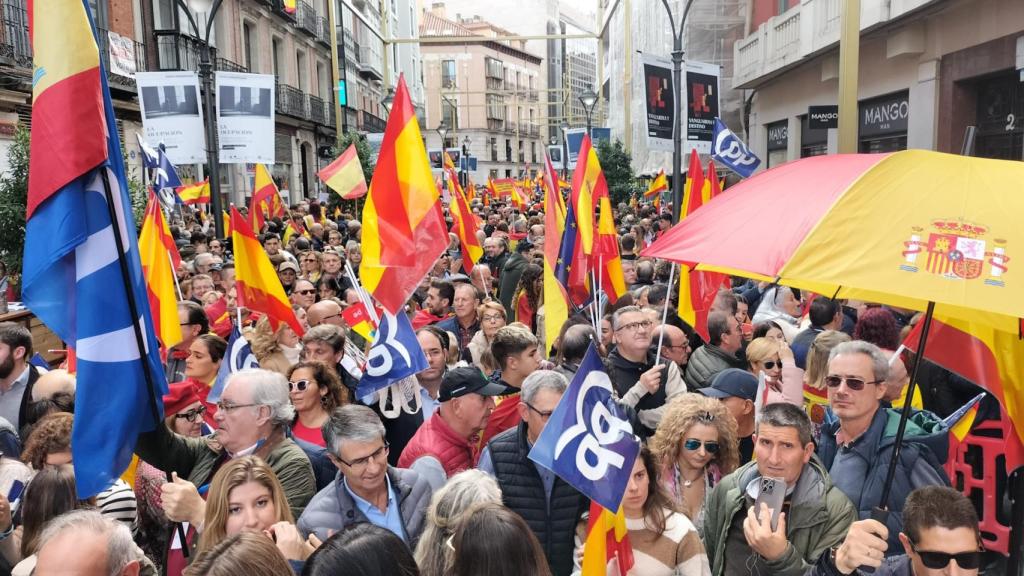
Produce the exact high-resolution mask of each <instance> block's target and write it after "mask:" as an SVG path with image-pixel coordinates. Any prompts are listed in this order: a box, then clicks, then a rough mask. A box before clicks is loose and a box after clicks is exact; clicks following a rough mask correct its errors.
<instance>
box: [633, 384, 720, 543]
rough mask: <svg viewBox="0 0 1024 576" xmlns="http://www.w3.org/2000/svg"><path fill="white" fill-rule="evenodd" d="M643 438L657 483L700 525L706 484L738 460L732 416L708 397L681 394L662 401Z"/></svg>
mask: <svg viewBox="0 0 1024 576" xmlns="http://www.w3.org/2000/svg"><path fill="white" fill-rule="evenodd" d="M649 443H650V447H651V452H652V453H653V454H654V456H655V457H656V458H657V460H658V462H659V463H660V465H661V469H660V470H659V476H660V477H661V486H662V487H663V488H664V489H665V491H666V492H667V493H668V495H669V497H670V498H671V500H672V501H673V502H674V504H675V506H676V508H678V509H679V510H680V511H682V512H683V513H684V514H686V516H687V517H688V518H689V519H690V520H691V521H692V522H693V524H694V525H695V526H697V528H698V529H700V528H701V527H702V525H703V524H704V507H705V505H706V503H707V499H708V496H709V495H710V494H711V489H712V488H714V487H715V485H717V484H718V481H719V480H721V479H722V477H723V476H725V475H726V474H729V473H731V472H732V471H733V470H735V469H736V467H737V466H738V465H739V448H738V446H739V441H738V440H737V439H736V420H735V419H733V417H732V416H731V415H730V414H729V411H728V409H727V408H726V407H725V405H724V404H722V403H721V402H720V401H718V400H716V399H714V398H708V397H707V396H703V395H701V394H689V393H688V394H681V395H679V396H678V397H676V398H673V399H672V400H671V401H670V402H669V403H668V405H667V406H666V408H665V413H664V415H663V416H662V419H661V424H659V425H658V430H657V432H655V434H654V437H653V438H651V440H650V442H649Z"/></svg>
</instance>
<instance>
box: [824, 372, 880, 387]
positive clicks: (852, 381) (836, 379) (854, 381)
mask: <svg viewBox="0 0 1024 576" xmlns="http://www.w3.org/2000/svg"><path fill="white" fill-rule="evenodd" d="M844 381H845V382H846V386H847V387H848V388H849V389H850V390H855V391H860V390H863V389H864V386H866V385H867V384H878V383H879V382H881V380H872V381H870V382H865V381H864V380H861V379H860V378H846V377H845V376H826V377H825V384H826V385H828V387H829V388H838V387H839V385H840V384H842V383H843V382H844Z"/></svg>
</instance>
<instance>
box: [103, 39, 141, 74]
mask: <svg viewBox="0 0 1024 576" xmlns="http://www.w3.org/2000/svg"><path fill="white" fill-rule="evenodd" d="M107 52H108V54H110V67H109V68H108V70H109V71H110V73H111V74H117V75H118V76H124V77H125V78H135V72H136V66H135V41H134V40H132V39H131V38H127V37H125V36H121V35H120V34H118V33H117V32H111V31H109V30H108V31H107Z"/></svg>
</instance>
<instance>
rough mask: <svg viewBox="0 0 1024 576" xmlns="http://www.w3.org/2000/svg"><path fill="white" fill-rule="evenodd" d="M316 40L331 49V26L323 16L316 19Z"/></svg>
mask: <svg viewBox="0 0 1024 576" xmlns="http://www.w3.org/2000/svg"><path fill="white" fill-rule="evenodd" d="M316 39H317V41H318V42H320V43H321V44H323V45H324V46H327V47H328V48H330V47H331V25H330V22H329V21H328V20H327V18H324V17H323V16H317V17H316Z"/></svg>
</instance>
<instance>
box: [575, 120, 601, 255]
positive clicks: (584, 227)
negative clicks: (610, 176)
mask: <svg viewBox="0 0 1024 576" xmlns="http://www.w3.org/2000/svg"><path fill="white" fill-rule="evenodd" d="M578 158H579V160H577V162H576V171H575V172H573V175H572V206H573V209H574V210H575V211H576V222H577V224H578V225H579V232H578V239H579V242H580V243H581V245H582V248H583V254H585V255H588V256H589V255H590V254H591V253H592V252H593V251H594V224H595V222H594V210H595V208H597V201H598V198H600V197H601V196H602V195H605V196H607V195H608V184H607V182H605V179H604V173H603V172H602V171H601V163H600V162H599V161H598V160H597V150H595V149H594V147H593V146H592V145H591V143H590V137H589V136H586V135H584V136H583V144H581V145H580V153H579V156H578Z"/></svg>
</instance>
